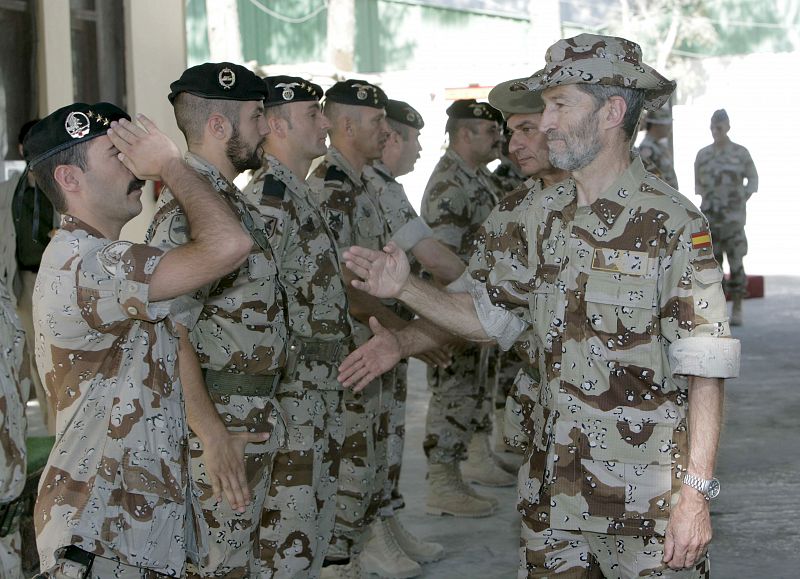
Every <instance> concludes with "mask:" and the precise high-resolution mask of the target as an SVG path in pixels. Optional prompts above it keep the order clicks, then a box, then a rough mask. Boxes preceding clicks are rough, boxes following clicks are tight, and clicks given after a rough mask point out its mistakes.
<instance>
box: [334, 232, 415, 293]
mask: <svg viewBox="0 0 800 579" xmlns="http://www.w3.org/2000/svg"><path fill="white" fill-rule="evenodd" d="M343 257H344V261H345V265H346V266H347V269H349V270H350V271H352V272H353V273H354V274H356V275H357V276H358V277H360V278H361V280H353V281H352V285H353V287H354V288H356V289H359V290H361V291H365V292H367V293H368V294H371V295H373V296H375V297H379V298H397V297H399V295H400V292H402V290H403V288H404V287H405V284H406V281H407V280H408V275H409V272H410V269H411V268H410V267H409V265H408V258H407V257H406V254H405V252H404V251H403V250H402V249H400V248H399V247H398V246H397V244H395V243H394V242H393V241H390V242H389V243H388V244H387V245H386V247H384V248H383V251H375V250H373V249H367V248H366V247H359V246H357V245H354V246H352V247H350V248H349V249H348V250H347V251H345V252H344V256H343Z"/></svg>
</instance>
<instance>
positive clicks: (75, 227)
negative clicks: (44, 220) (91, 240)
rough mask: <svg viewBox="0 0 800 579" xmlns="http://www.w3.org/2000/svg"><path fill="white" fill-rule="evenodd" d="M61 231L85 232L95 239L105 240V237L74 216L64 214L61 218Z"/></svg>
mask: <svg viewBox="0 0 800 579" xmlns="http://www.w3.org/2000/svg"><path fill="white" fill-rule="evenodd" d="M61 229H63V230H64V231H85V232H86V233H88V234H89V235H91V236H92V237H96V238H97V239H105V238H106V236H105V235H103V234H102V233H100V232H99V231H97V229H95V228H94V227H92V226H91V225H89V224H88V223H86V222H85V221H82V220H81V219H78V218H77V217H75V216H74V215H69V214H64V215H62V216H61Z"/></svg>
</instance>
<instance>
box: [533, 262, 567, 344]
mask: <svg viewBox="0 0 800 579" xmlns="http://www.w3.org/2000/svg"><path fill="white" fill-rule="evenodd" d="M549 279H550V278H549V276H543V275H541V274H540V273H537V275H536V277H535V278H534V280H533V289H532V290H531V299H530V300H529V302H528V305H529V307H530V312H531V320H532V321H533V330H534V336H535V337H536V341H537V344H536V345H537V347H540V348H541V347H543V348H544V349H545V350H547V351H550V350H551V348H552V346H553V338H554V337H556V336H557V335H558V328H560V327H563V323H564V312H563V309H564V305H563V303H561V302H563V300H559V296H560V295H561V293H560V292H559V291H558V287H557V286H556V284H555V283H553V282H552V281H548V280H549Z"/></svg>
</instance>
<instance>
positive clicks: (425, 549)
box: [362, 99, 464, 577]
mask: <svg viewBox="0 0 800 579" xmlns="http://www.w3.org/2000/svg"><path fill="white" fill-rule="evenodd" d="M386 122H387V123H388V125H389V137H388V138H387V140H386V144H385V145H384V147H383V152H382V154H381V158H380V159H379V160H376V161H374V162H373V163H372V165H368V166H366V167H364V177H365V179H366V180H367V181H368V185H369V187H370V188H371V189H372V190H374V191H375V192H376V196H377V199H378V205H379V209H380V211H381V215H382V216H383V219H384V221H385V223H386V225H387V228H388V230H389V234H390V235H391V241H394V242H395V243H396V244H397V245H398V247H400V248H401V249H403V250H404V251H406V252H408V253H410V254H411V255H412V256H413V257H414V258H415V259H416V260H417V261H418V262H419V263H420V264H421V265H422V267H424V268H425V270H426V271H428V272H429V273H431V275H433V276H434V278H435V279H436V280H438V281H440V282H441V283H444V284H447V283H450V282H451V281H453V280H455V279H456V278H458V276H459V275H461V273H462V272H463V271H464V262H463V261H461V260H460V259H459V258H458V256H456V255H455V254H454V253H453V252H452V251H450V250H449V249H447V248H446V247H445V246H444V245H443V244H442V243H441V242H440V241H438V240H437V239H436V238H435V237H434V236H433V231H432V230H431V228H430V227H428V225H427V224H426V223H425V222H424V221H423V220H422V219H421V218H420V217H419V216H418V215H417V212H416V211H415V210H414V208H413V207H412V206H411V203H410V202H409V200H408V196H407V195H406V192H405V189H404V188H403V186H402V185H401V184H400V183H399V182H398V181H397V180H396V177H401V176H403V175H406V174H408V173H410V172H411V171H413V170H414V165H415V164H416V161H417V159H418V158H419V152H420V151H421V150H422V147H421V146H420V144H419V135H420V131H421V130H422V128H423V127H424V126H425V123H424V121H423V120H422V116H421V115H420V114H419V112H418V111H417V110H416V109H414V108H413V107H412V106H411V105H409V104H408V103H405V102H402V101H397V100H392V99H389V100H388V101H387V104H386ZM394 308H395V311H396V313H398V315H401V316H402V317H404V318H405V319H411V318H413V313H411V312H410V310H408V309H407V308H405V307H404V306H402V304H399V303H398V304H395V305H394ZM421 358H422V359H423V360H424V359H426V358H425V356H421ZM432 363H434V364H435V361H432ZM407 373H408V360H407V359H403V360H401V361H400V362H399V363H398V365H397V366H396V367H395V368H394V369H393V370H391V371H390V372H388V373H387V374H386V375H385V376H384V377H383V380H384V383H386V381H387V380H388V381H391V380H394V384H393V387H392V389H391V392H392V395H391V396H384V398H383V401H384V403H385V404H388V405H389V407H388V414H389V427H388V432H389V440H388V444H387V447H388V467H389V476H388V480H387V481H386V484H385V486H384V493H383V498H382V501H381V505H380V511H379V516H378V519H377V520H376V521H375V522H374V523H373V524H372V528H371V530H370V538H369V540H368V541H367V544H366V545H365V547H364V553H363V554H362V563H363V565H364V568H365V569H366V570H367V571H370V572H373V573H375V574H377V575H380V576H382V577H399V576H408V574H409V573H410V572H412V571H413V572H421V570H420V569H419V568H418V565H413V564H411V563H413V562H414V561H415V562H416V563H430V562H433V561H437V560H439V559H441V558H442V557H443V556H444V548H443V547H442V546H441V545H439V544H438V543H430V542H425V541H421V540H419V539H417V538H416V537H414V536H413V535H412V534H410V533H409V532H408V531H407V530H406V529H405V528H404V527H403V525H402V524H401V522H400V519H399V511H400V509H402V508H403V507H404V506H405V501H404V499H403V495H402V493H400V489H399V484H400V472H401V468H402V461H403V448H404V444H405V413H406V397H407V394H408V380H407ZM403 555H406V556H407V557H404V556H403ZM408 558H410V559H412V560H413V561H411V562H409V561H408Z"/></svg>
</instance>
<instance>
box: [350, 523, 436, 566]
mask: <svg viewBox="0 0 800 579" xmlns="http://www.w3.org/2000/svg"><path fill="white" fill-rule="evenodd" d="M388 518H390V519H393V518H394V517H388ZM369 531H370V532H369V538H368V539H367V543H366V544H365V545H364V550H363V551H362V552H361V564H362V566H363V567H364V571H365V572H367V573H373V574H375V575H378V576H379V577H383V578H384V579H407V578H410V577H419V576H420V575H422V567H420V566H419V563H417V562H416V561H414V560H413V559H411V558H410V557H409V556H408V555H407V554H406V553H405V552H404V551H403V549H402V548H401V547H400V545H399V544H398V543H397V541H396V540H395V538H394V535H393V534H392V532H391V530H390V529H389V523H388V521H387V520H386V519H385V518H383V517H379V518H378V519H376V520H375V522H373V523H372V525H371V526H370V528H369Z"/></svg>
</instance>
